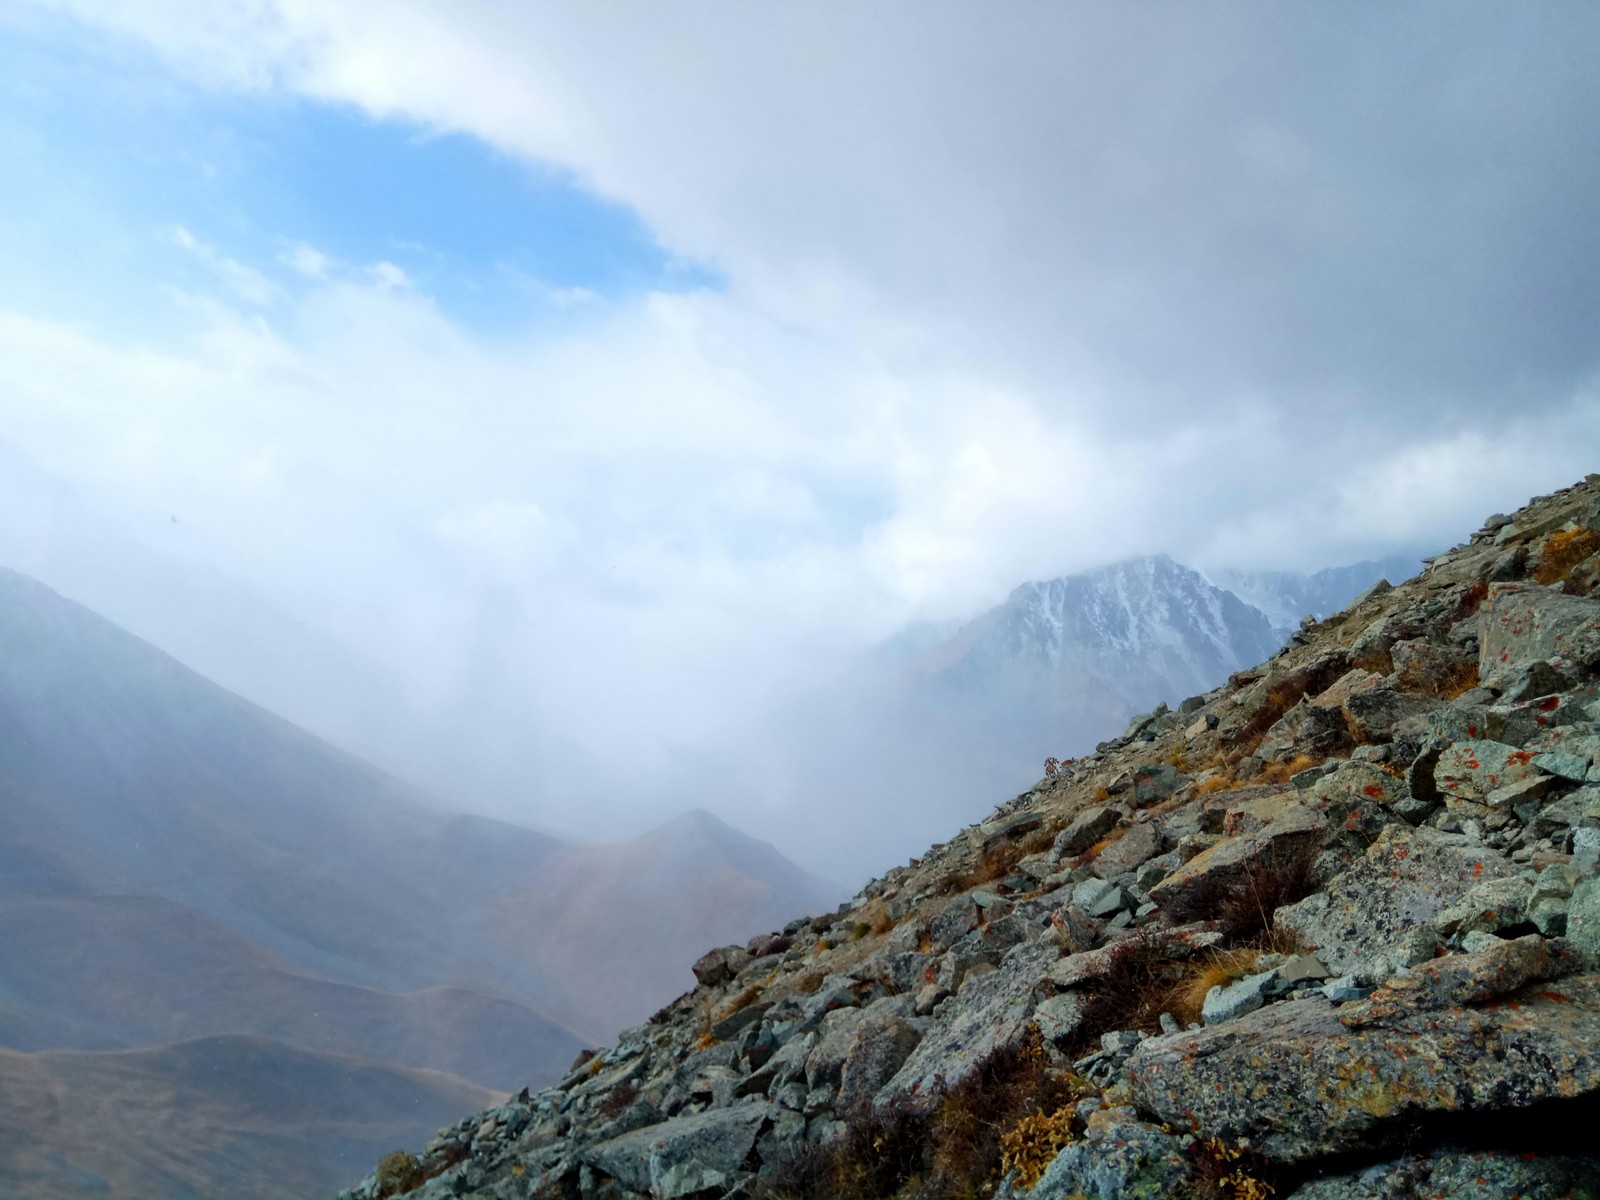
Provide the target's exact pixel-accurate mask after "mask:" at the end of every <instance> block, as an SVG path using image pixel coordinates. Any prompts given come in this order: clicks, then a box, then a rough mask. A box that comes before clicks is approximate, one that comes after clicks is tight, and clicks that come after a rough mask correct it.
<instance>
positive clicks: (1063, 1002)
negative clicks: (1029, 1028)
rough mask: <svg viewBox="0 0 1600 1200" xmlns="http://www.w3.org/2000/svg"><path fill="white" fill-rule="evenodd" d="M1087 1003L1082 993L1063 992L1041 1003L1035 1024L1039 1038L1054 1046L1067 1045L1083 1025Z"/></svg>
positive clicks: (1036, 1011) (1035, 1014) (1034, 1017)
mask: <svg viewBox="0 0 1600 1200" xmlns="http://www.w3.org/2000/svg"><path fill="white" fill-rule="evenodd" d="M1086 1008H1087V1001H1086V1000H1085V998H1084V996H1083V995H1082V993H1080V992H1063V993H1062V994H1061V995H1059V996H1052V997H1050V998H1049V999H1048V1000H1042V1001H1040V1002H1039V1006H1038V1008H1036V1009H1035V1010H1034V1014H1033V1022H1034V1024H1035V1025H1036V1026H1038V1028H1039V1036H1040V1037H1042V1038H1044V1040H1045V1041H1046V1042H1049V1043H1051V1044H1052V1045H1065V1044H1066V1043H1067V1042H1068V1041H1069V1040H1070V1039H1071V1037H1072V1035H1073V1034H1075V1033H1076V1032H1077V1031H1078V1027H1079V1026H1080V1025H1082V1024H1083V1014H1084V1010H1085V1009H1086Z"/></svg>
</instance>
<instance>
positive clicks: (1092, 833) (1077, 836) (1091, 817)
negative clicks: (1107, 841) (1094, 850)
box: [1050, 804, 1122, 859]
mask: <svg viewBox="0 0 1600 1200" xmlns="http://www.w3.org/2000/svg"><path fill="white" fill-rule="evenodd" d="M1121 819H1122V814H1121V813H1120V812H1118V811H1117V810H1116V809H1115V808H1113V807H1111V805H1109V804H1100V805H1096V806H1095V807H1093V808H1086V809H1084V810H1083V811H1082V812H1081V813H1079V814H1078V816H1077V818H1076V819H1075V820H1074V821H1073V822H1072V824H1071V825H1068V826H1067V827H1066V828H1065V829H1063V830H1062V831H1061V832H1060V833H1058V834H1056V840H1055V842H1054V844H1053V845H1052V846H1051V847H1050V853H1052V854H1054V855H1055V856H1056V858H1058V859H1062V858H1072V857H1074V856H1075V855H1079V854H1082V853H1083V852H1084V851H1085V850H1087V849H1088V848H1089V847H1090V846H1092V845H1094V844H1095V843H1096V842H1098V841H1099V840H1100V839H1101V838H1103V837H1105V836H1106V834H1108V833H1110V832H1111V831H1112V830H1113V829H1115V828H1116V827H1117V822H1118V821H1120V820H1121Z"/></svg>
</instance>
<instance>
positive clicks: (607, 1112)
mask: <svg viewBox="0 0 1600 1200" xmlns="http://www.w3.org/2000/svg"><path fill="white" fill-rule="evenodd" d="M638 1098H639V1086H638V1085H637V1084H635V1083H633V1082H632V1081H631V1080H627V1079H624V1080H623V1081H622V1082H621V1083H619V1084H617V1086H616V1087H614V1088H612V1089H611V1090H610V1091H609V1092H607V1093H606V1098H605V1099H604V1100H602V1101H601V1102H600V1109H599V1112H600V1117H601V1119H602V1120H605V1121H614V1120H616V1119H617V1118H618V1117H620V1116H621V1115H622V1114H623V1113H624V1112H625V1111H626V1110H627V1108H628V1106H629V1105H630V1104H632V1103H633V1102H634V1101H635V1100H637V1099H638Z"/></svg>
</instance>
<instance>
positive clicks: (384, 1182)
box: [377, 1150, 427, 1197]
mask: <svg viewBox="0 0 1600 1200" xmlns="http://www.w3.org/2000/svg"><path fill="white" fill-rule="evenodd" d="M426 1182H427V1177H426V1176H425V1175H423V1173H422V1164H421V1163H420V1162H419V1161H417V1156H416V1155H415V1154H412V1153H410V1152H409V1151H406V1150H391V1151H389V1153H387V1154H385V1155H384V1156H383V1157H382V1158H380V1159H379V1160H378V1173H377V1184H378V1195H379V1196H380V1197H388V1196H403V1195H405V1194H406V1193H407V1192H410V1191H415V1190H416V1189H417V1188H419V1187H421V1186H422V1185H423V1184H424V1183H426Z"/></svg>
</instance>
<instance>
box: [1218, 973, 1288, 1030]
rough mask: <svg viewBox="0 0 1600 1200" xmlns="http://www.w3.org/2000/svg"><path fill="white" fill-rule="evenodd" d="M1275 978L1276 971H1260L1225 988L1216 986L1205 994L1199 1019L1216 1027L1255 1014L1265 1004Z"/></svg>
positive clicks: (1219, 985)
mask: <svg viewBox="0 0 1600 1200" xmlns="http://www.w3.org/2000/svg"><path fill="white" fill-rule="evenodd" d="M1277 977H1278V972H1277V971H1276V970H1272V971H1262V972H1261V973H1259V974H1257V975H1246V976H1245V977H1244V978H1243V979H1240V980H1236V981H1235V982H1233V983H1230V984H1228V985H1227V986H1226V987H1224V986H1222V985H1221V984H1218V985H1217V986H1216V987H1214V988H1212V989H1211V990H1210V991H1209V992H1207V993H1206V998H1205V1003H1204V1004H1202V1005H1201V1008H1200V1016H1201V1019H1202V1020H1203V1021H1205V1023H1206V1024H1207V1025H1218V1024H1221V1023H1222V1022H1223V1021H1232V1020H1234V1019H1235V1018H1237V1017H1242V1016H1244V1015H1245V1013H1251V1012H1255V1010H1256V1009H1258V1008H1260V1007H1261V1006H1262V1005H1263V1004H1265V1003H1266V1002H1267V992H1268V991H1269V990H1270V989H1271V987H1272V983H1273V981H1274V980H1275V979H1277Z"/></svg>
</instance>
